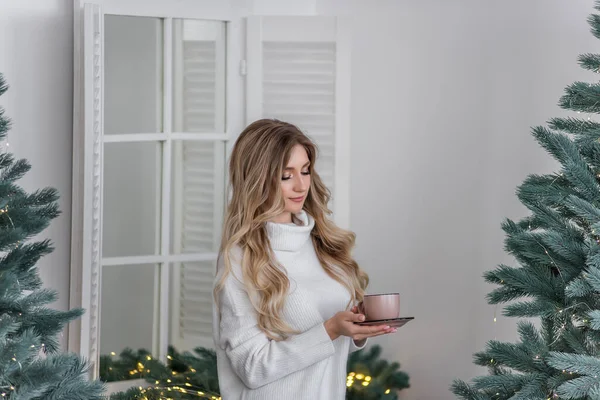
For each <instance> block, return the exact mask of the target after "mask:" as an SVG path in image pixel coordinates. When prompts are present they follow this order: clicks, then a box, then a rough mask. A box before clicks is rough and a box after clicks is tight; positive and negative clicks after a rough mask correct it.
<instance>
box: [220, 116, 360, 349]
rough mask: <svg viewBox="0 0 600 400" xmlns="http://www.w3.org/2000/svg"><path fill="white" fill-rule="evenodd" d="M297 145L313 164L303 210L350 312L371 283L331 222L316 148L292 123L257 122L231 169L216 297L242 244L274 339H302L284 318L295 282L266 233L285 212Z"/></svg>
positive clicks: (264, 326)
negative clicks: (287, 171) (285, 178)
mask: <svg viewBox="0 0 600 400" xmlns="http://www.w3.org/2000/svg"><path fill="white" fill-rule="evenodd" d="M298 144H299V145H301V146H303V147H304V149H305V150H306V153H307V154H308V158H309V160H310V167H309V169H310V173H311V180H310V189H309V191H308V195H307V197H306V201H305V203H304V210H305V211H306V212H307V213H308V214H310V215H311V216H312V217H313V218H314V220H315V226H314V229H313V230H312V232H311V238H312V242H313V244H314V248H315V251H316V254H317V257H318V259H319V261H320V263H321V265H322V266H323V269H324V270H325V271H326V272H327V274H328V275H329V276H331V277H332V278H333V279H335V280H336V281H338V282H339V283H341V284H342V285H344V286H345V287H346V288H347V289H348V291H349V292H350V296H351V301H350V303H349V306H350V304H353V303H355V302H357V301H362V299H363V296H364V292H365V289H366V287H367V284H368V282H369V278H368V276H367V274H366V273H365V272H364V271H362V270H361V269H360V267H359V266H358V264H357V263H356V261H355V260H354V258H352V255H351V250H352V248H353V247H354V242H355V235H354V233H352V232H350V231H346V230H343V229H341V228H339V227H337V226H336V225H335V224H334V223H333V222H332V221H331V220H330V219H329V218H328V215H330V214H331V211H330V210H329V209H328V208H327V204H328V202H329V199H330V197H331V193H330V191H329V189H328V188H327V187H326V186H325V185H324V184H323V181H322V180H321V178H320V177H319V175H318V174H317V173H316V171H315V170H314V165H315V161H316V158H317V147H316V145H315V144H314V143H313V142H312V141H311V140H310V139H309V138H308V137H307V136H306V135H304V134H303V133H302V132H301V131H300V130H299V129H298V128H297V127H296V126H294V125H292V124H289V123H286V122H282V121H278V120H273V119H262V120H258V121H255V122H253V123H252V124H250V125H249V126H248V127H247V128H246V129H244V131H243V132H242V133H241V135H240V136H239V138H238V139H237V141H236V143H235V146H234V148H233V152H232V155H231V159H230V163H229V176H230V190H231V200H230V202H229V204H228V206H227V212H226V215H225V222H224V227H223V237H222V240H221V248H220V250H219V257H223V259H224V263H223V264H224V267H223V268H224V270H223V271H219V272H221V273H222V274H221V276H220V278H219V279H218V280H217V282H216V285H215V288H214V295H215V299H217V298H218V293H219V291H220V290H222V288H223V286H224V283H225V280H226V279H227V276H228V275H229V274H230V273H231V269H232V267H231V263H232V260H231V252H232V250H233V248H234V247H236V246H238V247H239V248H240V249H241V252H242V254H241V260H240V262H241V269H242V279H243V284H244V286H245V289H246V291H247V292H248V295H249V297H250V301H251V303H252V306H253V307H254V309H255V310H256V312H257V315H258V326H259V328H260V329H261V330H262V331H263V332H265V334H266V335H267V336H268V337H269V338H271V339H273V340H284V339H286V338H288V337H289V336H290V335H292V334H295V333H298V332H295V331H294V330H293V329H291V327H290V326H289V325H288V324H287V323H286V322H285V321H284V320H283V319H282V311H283V307H284V304H285V300H286V296H287V293H288V289H289V286H290V281H289V279H288V277H287V274H286V273H285V270H284V269H283V268H281V266H280V265H279V264H278V263H277V262H276V260H275V256H274V253H273V250H272V248H271V245H270V243H269V240H268V237H267V231H266V227H265V223H266V222H267V221H270V220H272V219H273V218H275V217H276V216H278V215H280V214H281V213H283V212H284V211H285V199H284V198H283V195H282V191H281V186H280V185H281V177H282V174H283V171H284V168H285V166H286V165H287V163H288V162H289V159H290V154H291V151H292V148H293V147H294V146H296V145H298Z"/></svg>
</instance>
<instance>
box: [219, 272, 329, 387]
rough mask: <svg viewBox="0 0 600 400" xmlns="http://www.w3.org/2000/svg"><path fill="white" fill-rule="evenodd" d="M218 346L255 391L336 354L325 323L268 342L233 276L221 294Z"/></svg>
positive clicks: (252, 309)
mask: <svg viewBox="0 0 600 400" xmlns="http://www.w3.org/2000/svg"><path fill="white" fill-rule="evenodd" d="M219 309H220V322H219V341H218V344H219V346H220V347H221V348H222V349H223V350H224V351H225V353H226V354H227V357H228V358H229V361H230V362H231V366H232V367H233V370H234V371H235V372H236V373H237V375H238V376H239V377H240V379H241V380H242V382H244V384H245V385H246V386H247V387H248V388H250V389H256V388H259V387H261V386H264V385H266V384H268V383H271V382H273V381H276V380H278V379H281V378H283V377H285V376H287V375H289V374H291V373H294V372H297V371H300V370H302V369H304V368H306V367H309V366H310V365H312V364H315V363H317V362H319V361H322V360H324V359H326V358H328V357H330V356H331V355H333V354H334V352H335V348H334V345H333V342H332V341H331V338H330V337H329V334H328V333H327V331H326V330H325V326H324V324H323V323H320V324H318V325H315V326H314V327H312V328H310V329H308V330H307V331H305V332H302V333H300V334H297V335H294V336H292V337H290V338H288V339H287V340H283V341H275V340H271V339H269V338H268V337H267V336H266V335H265V334H264V332H262V331H261V330H260V328H259V327H258V322H257V318H256V311H255V310H254V308H253V307H252V304H251V303H250V299H249V298H248V294H247V293H246V291H245V289H244V287H243V284H242V283H241V282H240V281H239V280H238V279H237V278H236V277H234V276H231V274H230V275H229V276H228V277H227V279H226V282H225V286H224V287H223V289H222V290H221V291H220V292H219Z"/></svg>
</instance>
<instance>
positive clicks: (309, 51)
mask: <svg viewBox="0 0 600 400" xmlns="http://www.w3.org/2000/svg"><path fill="white" fill-rule="evenodd" d="M247 29H248V31H247V33H248V35H247V70H248V75H247V90H246V93H247V101H246V110H247V113H246V119H247V121H246V122H247V123H250V122H252V121H255V120H257V119H260V118H276V119H280V120H283V121H286V122H291V123H293V124H295V125H297V126H298V127H299V128H300V129H301V130H302V131H303V132H305V133H306V134H307V135H308V136H309V137H311V138H312V139H313V141H314V142H315V143H316V144H317V146H318V147H319V158H318V159H317V163H316V170H317V172H318V174H319V175H320V176H321V178H322V179H323V181H324V183H325V184H326V185H327V187H328V188H329V189H330V190H331V192H332V200H333V201H332V203H330V204H329V207H330V209H332V211H333V216H334V219H335V221H336V222H337V223H338V225H340V226H343V227H348V225H349V157H350V154H349V141H350V131H349V123H348V120H349V92H350V81H349V65H350V62H349V59H350V56H349V54H350V53H349V46H350V44H349V37H348V35H347V32H348V30H347V29H346V28H345V24H344V23H343V22H340V19H339V18H336V17H321V16H319V17H316V16H315V17H308V16H302V17H275V16H269V17H250V18H249V19H248V24H247Z"/></svg>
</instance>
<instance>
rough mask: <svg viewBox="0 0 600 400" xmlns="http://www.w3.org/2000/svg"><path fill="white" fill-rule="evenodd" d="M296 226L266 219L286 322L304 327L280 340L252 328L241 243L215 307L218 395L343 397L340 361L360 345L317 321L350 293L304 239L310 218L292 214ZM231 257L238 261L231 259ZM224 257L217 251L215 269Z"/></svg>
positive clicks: (264, 399) (290, 399)
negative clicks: (283, 284)
mask: <svg viewBox="0 0 600 400" xmlns="http://www.w3.org/2000/svg"><path fill="white" fill-rule="evenodd" d="M296 217H297V218H298V219H299V220H300V221H302V224H303V225H302V226H300V225H295V224H278V223H272V222H268V223H267V224H266V228H267V233H268V236H269V240H270V242H271V246H272V248H273V250H274V252H275V255H276V257H277V260H278V261H279V262H280V263H281V265H283V266H284V267H285V270H286V271H287V274H288V277H289V279H290V290H289V293H288V297H287V299H286V303H285V307H284V310H283V317H284V319H285V321H286V322H287V323H288V324H289V325H290V326H291V327H292V328H294V329H296V330H298V331H299V332H302V333H300V334H298V335H294V336H292V337H291V338H289V339H287V340H284V341H279V342H278V341H274V340H269V339H268V338H267V336H266V335H265V334H264V333H263V332H262V331H261V330H260V329H259V328H258V325H257V319H256V312H255V311H254V309H253V308H252V305H251V304H250V300H249V298H248V294H247V293H246V291H245V290H244V286H243V284H242V283H241V282H242V279H241V276H242V274H241V268H240V263H239V260H240V255H241V251H240V249H237V250H236V251H235V252H234V253H236V254H232V258H233V271H232V272H233V275H234V276H231V275H229V276H228V278H227V280H226V282H225V287H224V289H223V290H222V291H221V292H220V294H219V309H220V312H219V310H217V308H216V307H213V326H214V340H215V345H216V349H217V365H218V372H219V386H220V389H221V396H222V398H223V400H238V399H244V400H251V399H260V400H305V399H311V400H315V399H323V400H342V399H344V398H345V393H346V361H347V359H348V353H349V351H354V350H357V349H358V347H356V345H355V344H354V342H353V341H352V339H350V338H348V337H346V336H340V337H339V338H337V339H336V340H334V341H332V340H331V339H330V338H329V335H328V334H327V331H326V330H325V327H324V325H323V323H324V321H326V320H327V319H329V318H331V317H332V316H333V315H335V314H336V313H337V312H339V311H343V310H345V309H346V307H347V305H348V302H349V300H350V294H349V293H348V291H347V290H346V288H344V286H342V285H341V284H339V283H338V282H337V281H335V280H334V279H332V278H330V277H329V275H327V273H326V272H325V271H324V270H323V268H322V267H321V265H320V263H319V260H318V259H317V256H316V254H315V250H314V247H313V244H312V240H310V232H311V230H312V229H313V227H314V224H315V222H314V220H313V218H312V217H311V216H310V215H308V214H307V213H306V212H304V211H302V212H301V213H299V214H296ZM235 260H237V262H236V261H235ZM221 265H222V257H220V265H219V271H221V270H222V269H221V268H220V267H221Z"/></svg>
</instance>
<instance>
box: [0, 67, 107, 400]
mask: <svg viewBox="0 0 600 400" xmlns="http://www.w3.org/2000/svg"><path fill="white" fill-rule="evenodd" d="M7 89H8V87H7V85H6V83H5V81H4V77H3V76H2V75H1V74H0V96H1V95H2V94H4V93H5V92H6V90H7ZM9 128H10V121H9V120H8V119H7V118H6V117H5V116H4V110H3V109H2V108H0V140H3V139H5V138H6V134H7V132H8V129H9ZM29 169H30V165H29V164H28V163H27V161H25V160H15V159H14V157H13V156H12V154H9V153H3V154H0V397H3V398H8V399H14V400H25V399H27V400H29V399H35V400H42V399H44V400H59V399H60V400H66V399H69V400H79V399H82V400H83V399H101V398H102V393H103V390H104V389H103V385H102V384H101V383H100V382H97V381H89V380H88V379H87V374H86V373H87V367H86V364H85V362H84V361H83V360H81V359H80V358H79V357H78V356H76V355H73V354H63V353H61V352H60V349H59V343H58V335H59V333H60V332H61V331H62V330H63V328H64V326H65V324H67V323H68V322H69V321H71V320H73V319H75V318H77V317H79V316H80V315H81V314H82V311H81V310H70V311H57V310H53V309H51V308H49V307H47V305H48V304H50V303H52V302H53V301H55V300H56V297H57V296H56V293H55V292H54V291H52V290H48V289H43V288H42V282H41V280H40V277H39V275H38V269H37V267H36V263H37V261H38V260H39V259H40V258H41V257H42V256H44V255H46V254H48V253H50V252H51V251H52V246H51V244H50V242H49V241H47V240H46V241H39V242H28V240H29V239H30V238H32V237H33V236H34V235H37V234H38V233H40V232H41V231H43V230H44V229H45V228H46V227H47V226H48V224H49V223H50V221H51V220H52V219H54V218H56V217H57V216H58V215H59V211H58V205H57V202H56V201H57V199H58V194H57V192H56V190H54V189H51V188H46V189H42V190H38V191H36V192H34V193H31V194H30V193H26V192H25V191H24V190H23V189H21V188H20V187H19V186H17V185H16V184H15V182H16V181H17V180H18V179H20V178H21V177H22V176H23V175H24V174H25V173H26V172H27V171H28V170H29Z"/></svg>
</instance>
